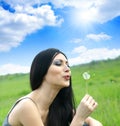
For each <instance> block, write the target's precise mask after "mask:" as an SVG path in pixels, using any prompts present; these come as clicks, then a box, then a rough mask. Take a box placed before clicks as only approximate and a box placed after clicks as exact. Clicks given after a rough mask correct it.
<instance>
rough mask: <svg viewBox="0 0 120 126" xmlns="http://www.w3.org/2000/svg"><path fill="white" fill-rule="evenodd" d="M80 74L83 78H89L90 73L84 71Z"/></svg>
mask: <svg viewBox="0 0 120 126" xmlns="http://www.w3.org/2000/svg"><path fill="white" fill-rule="evenodd" d="M82 75H83V78H84V79H85V80H89V79H90V74H89V73H88V72H84V73H83V74H82Z"/></svg>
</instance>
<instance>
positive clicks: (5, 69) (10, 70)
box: [0, 64, 30, 75]
mask: <svg viewBox="0 0 120 126" xmlns="http://www.w3.org/2000/svg"><path fill="white" fill-rule="evenodd" d="M29 71H30V67H28V66H20V65H16V64H4V65H1V66H0V75H6V74H15V73H28V72H29Z"/></svg>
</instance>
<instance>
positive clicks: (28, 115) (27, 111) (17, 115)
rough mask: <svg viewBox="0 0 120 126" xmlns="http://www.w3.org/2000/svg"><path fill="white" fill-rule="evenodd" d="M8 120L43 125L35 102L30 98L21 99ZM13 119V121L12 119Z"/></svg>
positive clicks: (30, 124) (31, 125)
mask: <svg viewBox="0 0 120 126" xmlns="http://www.w3.org/2000/svg"><path fill="white" fill-rule="evenodd" d="M10 120H11V121H10V122H11V123H12V124H13V123H15V124H17V125H18V123H19V125H24V126H33V125H35V126H43V123H42V120H41V116H40V114H39V112H38V109H37V106H36V104H35V103H34V102H33V101H32V100H31V99H28V98H26V99H22V100H21V101H20V102H19V103H18V104H17V105H16V107H15V108H14V109H13V110H12V112H11V114H10ZM12 120H13V121H12Z"/></svg>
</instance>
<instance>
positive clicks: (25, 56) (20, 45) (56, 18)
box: [0, 0, 120, 75]
mask: <svg viewBox="0 0 120 126" xmlns="http://www.w3.org/2000/svg"><path fill="white" fill-rule="evenodd" d="M119 5H120V0H114V1H113V0H111V1H110V0H60V1H57V0H32V1H29V0H21V1H15V0H0V75H4V74H8V73H11V74H13V73H21V72H22V73H26V72H29V69H30V65H31V62H32V60H33V58H34V56H35V55H36V54H37V53H38V52H39V51H41V50H43V49H46V48H49V47H54V48H59V49H60V50H61V51H63V52H64V53H65V54H66V55H67V57H68V59H69V63H70V65H77V64H83V63H89V62H91V61H93V60H95V61H96V60H106V59H114V58H116V57H118V56H120V7H119Z"/></svg>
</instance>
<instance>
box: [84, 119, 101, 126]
mask: <svg viewBox="0 0 120 126" xmlns="http://www.w3.org/2000/svg"><path fill="white" fill-rule="evenodd" d="M85 122H86V123H87V124H89V126H103V125H102V123H101V122H99V121H98V120H96V119H94V118H92V117H88V118H87V119H86V120H85Z"/></svg>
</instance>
